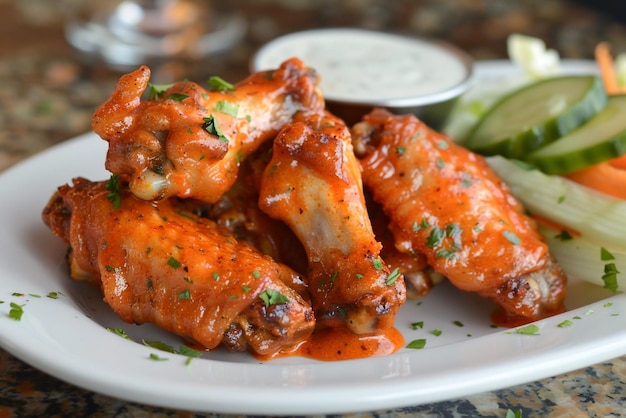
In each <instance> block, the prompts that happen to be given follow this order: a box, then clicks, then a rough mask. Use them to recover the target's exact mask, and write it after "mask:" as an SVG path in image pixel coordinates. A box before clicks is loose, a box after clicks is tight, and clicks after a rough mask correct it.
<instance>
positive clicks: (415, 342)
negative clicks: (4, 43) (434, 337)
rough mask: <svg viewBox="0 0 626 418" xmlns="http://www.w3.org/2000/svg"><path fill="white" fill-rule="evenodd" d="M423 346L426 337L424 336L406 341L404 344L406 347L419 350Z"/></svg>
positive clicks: (424, 345)
mask: <svg viewBox="0 0 626 418" xmlns="http://www.w3.org/2000/svg"><path fill="white" fill-rule="evenodd" d="M424 347H426V339H424V338H420V339H417V340H413V341H411V342H410V343H408V344H407V346H406V348H413V349H416V350H421V349H422V348H424Z"/></svg>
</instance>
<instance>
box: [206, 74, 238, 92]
mask: <svg viewBox="0 0 626 418" xmlns="http://www.w3.org/2000/svg"><path fill="white" fill-rule="evenodd" d="M208 83H209V85H210V86H211V88H212V89H213V90H215V91H226V90H230V91H234V90H235V86H234V84H231V83H229V82H228V81H226V80H224V79H223V78H221V77H218V76H213V77H211V78H209V80H208Z"/></svg>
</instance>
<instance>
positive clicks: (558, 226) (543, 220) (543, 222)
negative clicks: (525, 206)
mask: <svg viewBox="0 0 626 418" xmlns="http://www.w3.org/2000/svg"><path fill="white" fill-rule="evenodd" d="M531 217H532V218H533V219H534V220H535V222H537V223H538V224H540V225H543V226H547V227H549V228H552V229H554V230H556V231H567V233H569V234H570V235H571V236H573V237H579V236H580V235H581V234H580V232H578V231H577V230H575V229H572V228H570V227H569V226H565V225H561V224H560V223H558V222H556V221H553V220H552V219H548V218H544V217H543V216H539V215H536V214H532V215H531Z"/></svg>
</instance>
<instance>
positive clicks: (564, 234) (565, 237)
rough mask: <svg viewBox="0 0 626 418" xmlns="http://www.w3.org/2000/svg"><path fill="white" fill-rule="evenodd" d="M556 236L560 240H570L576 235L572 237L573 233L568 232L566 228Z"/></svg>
mask: <svg viewBox="0 0 626 418" xmlns="http://www.w3.org/2000/svg"><path fill="white" fill-rule="evenodd" d="M554 238H556V239H558V240H559V241H570V240H572V239H574V237H572V234H570V233H569V232H567V231H566V230H565V229H564V230H562V231H561V232H559V233H558V234H556V235H555V236H554Z"/></svg>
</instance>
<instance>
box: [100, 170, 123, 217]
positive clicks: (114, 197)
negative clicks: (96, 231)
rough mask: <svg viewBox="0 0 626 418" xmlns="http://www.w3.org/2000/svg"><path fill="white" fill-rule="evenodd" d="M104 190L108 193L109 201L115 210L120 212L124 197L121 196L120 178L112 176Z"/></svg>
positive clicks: (116, 175)
mask: <svg viewBox="0 0 626 418" xmlns="http://www.w3.org/2000/svg"><path fill="white" fill-rule="evenodd" d="M104 188H105V189H106V191H107V192H108V193H107V200H108V201H109V202H111V203H112V204H113V209H115V210H118V209H119V208H120V205H121V204H122V196H121V195H120V176H119V175H118V174H111V177H109V180H108V181H107V182H106V184H105V186H104Z"/></svg>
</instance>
